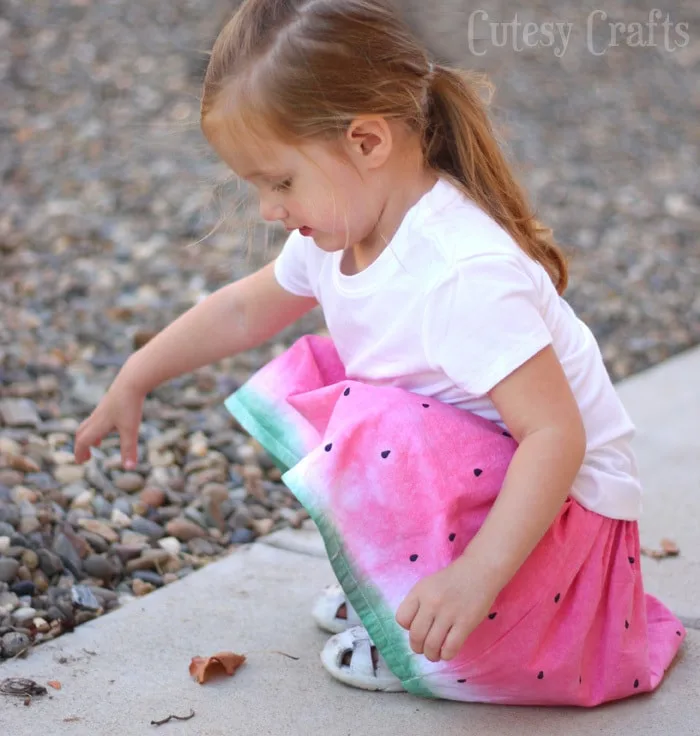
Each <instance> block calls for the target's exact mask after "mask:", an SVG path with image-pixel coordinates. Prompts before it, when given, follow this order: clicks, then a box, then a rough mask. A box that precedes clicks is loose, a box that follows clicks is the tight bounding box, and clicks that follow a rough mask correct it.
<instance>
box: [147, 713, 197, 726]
mask: <svg viewBox="0 0 700 736" xmlns="http://www.w3.org/2000/svg"><path fill="white" fill-rule="evenodd" d="M190 718H194V711H192V712H191V713H190V714H189V715H188V716H168V717H167V718H164V719H163V720H162V721H151V726H162V725H163V724H164V723H167V722H168V721H171V720H173V719H174V720H176V721H189V720H190Z"/></svg>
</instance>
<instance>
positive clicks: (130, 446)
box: [74, 366, 146, 470]
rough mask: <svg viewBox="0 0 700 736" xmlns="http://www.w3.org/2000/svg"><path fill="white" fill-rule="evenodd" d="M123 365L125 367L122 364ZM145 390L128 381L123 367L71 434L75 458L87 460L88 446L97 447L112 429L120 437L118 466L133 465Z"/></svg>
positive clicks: (136, 453)
mask: <svg viewBox="0 0 700 736" xmlns="http://www.w3.org/2000/svg"><path fill="white" fill-rule="evenodd" d="M125 368H126V366H125ZM145 398H146V395H145V393H143V392H142V391H141V390H139V389H138V388H136V387H135V386H134V385H133V384H132V383H130V382H129V380H128V378H127V377H126V376H125V375H124V369H122V372H121V373H120V374H119V375H118V376H117V377H116V379H115V381H114V383H113V384H112V386H111V387H110V389H109V391H107V393H106V394H105V395H104V397H103V399H102V401H100V403H99V404H98V405H97V407H96V408H95V410H94V411H93V412H92V414H90V416H89V417H88V418H87V419H86V420H85V421H84V422H83V423H82V424H81V425H80V426H79V427H78V430H77V432H76V435H75V450H74V454H75V461H76V462H77V463H84V462H85V461H86V460H89V459H90V448H91V447H98V446H99V444H100V442H102V439H103V438H104V437H105V436H106V435H108V434H109V433H110V432H112V431H113V430H116V431H117V432H118V433H119V437H120V440H121V455H122V465H123V466H124V467H125V468H127V470H128V469H131V468H133V467H134V466H135V465H136V463H137V461H138V433H139V425H140V424H141V414H142V412H143V402H144V399H145Z"/></svg>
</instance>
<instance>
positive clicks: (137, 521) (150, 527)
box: [131, 516, 165, 541]
mask: <svg viewBox="0 0 700 736" xmlns="http://www.w3.org/2000/svg"><path fill="white" fill-rule="evenodd" d="M131 528H132V529H133V530H134V531H135V532H138V533H139V534H144V535H145V536H147V537H148V538H149V539H150V540H152V541H155V540H157V539H160V538H161V537H163V536H165V529H163V527H162V526H160V524H156V523H155V521H151V520H150V519H145V518H144V517H143V516H134V518H133V519H132V520H131Z"/></svg>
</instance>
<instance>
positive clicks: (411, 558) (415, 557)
mask: <svg viewBox="0 0 700 736" xmlns="http://www.w3.org/2000/svg"><path fill="white" fill-rule="evenodd" d="M408 559H409V560H411V562H415V561H416V560H417V559H418V555H411V556H410V557H409V558H408Z"/></svg>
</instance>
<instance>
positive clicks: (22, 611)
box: [12, 607, 36, 626]
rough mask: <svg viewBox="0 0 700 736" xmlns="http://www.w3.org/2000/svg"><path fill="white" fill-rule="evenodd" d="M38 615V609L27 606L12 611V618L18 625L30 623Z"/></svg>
mask: <svg viewBox="0 0 700 736" xmlns="http://www.w3.org/2000/svg"><path fill="white" fill-rule="evenodd" d="M35 616H36V609H34V608H30V607H26V608H17V609H16V610H15V611H13V612H12V620H13V621H14V622H15V624H16V625H17V626H24V625H26V624H28V623H29V622H30V621H31V620H32V619H33V618H34V617H35Z"/></svg>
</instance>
